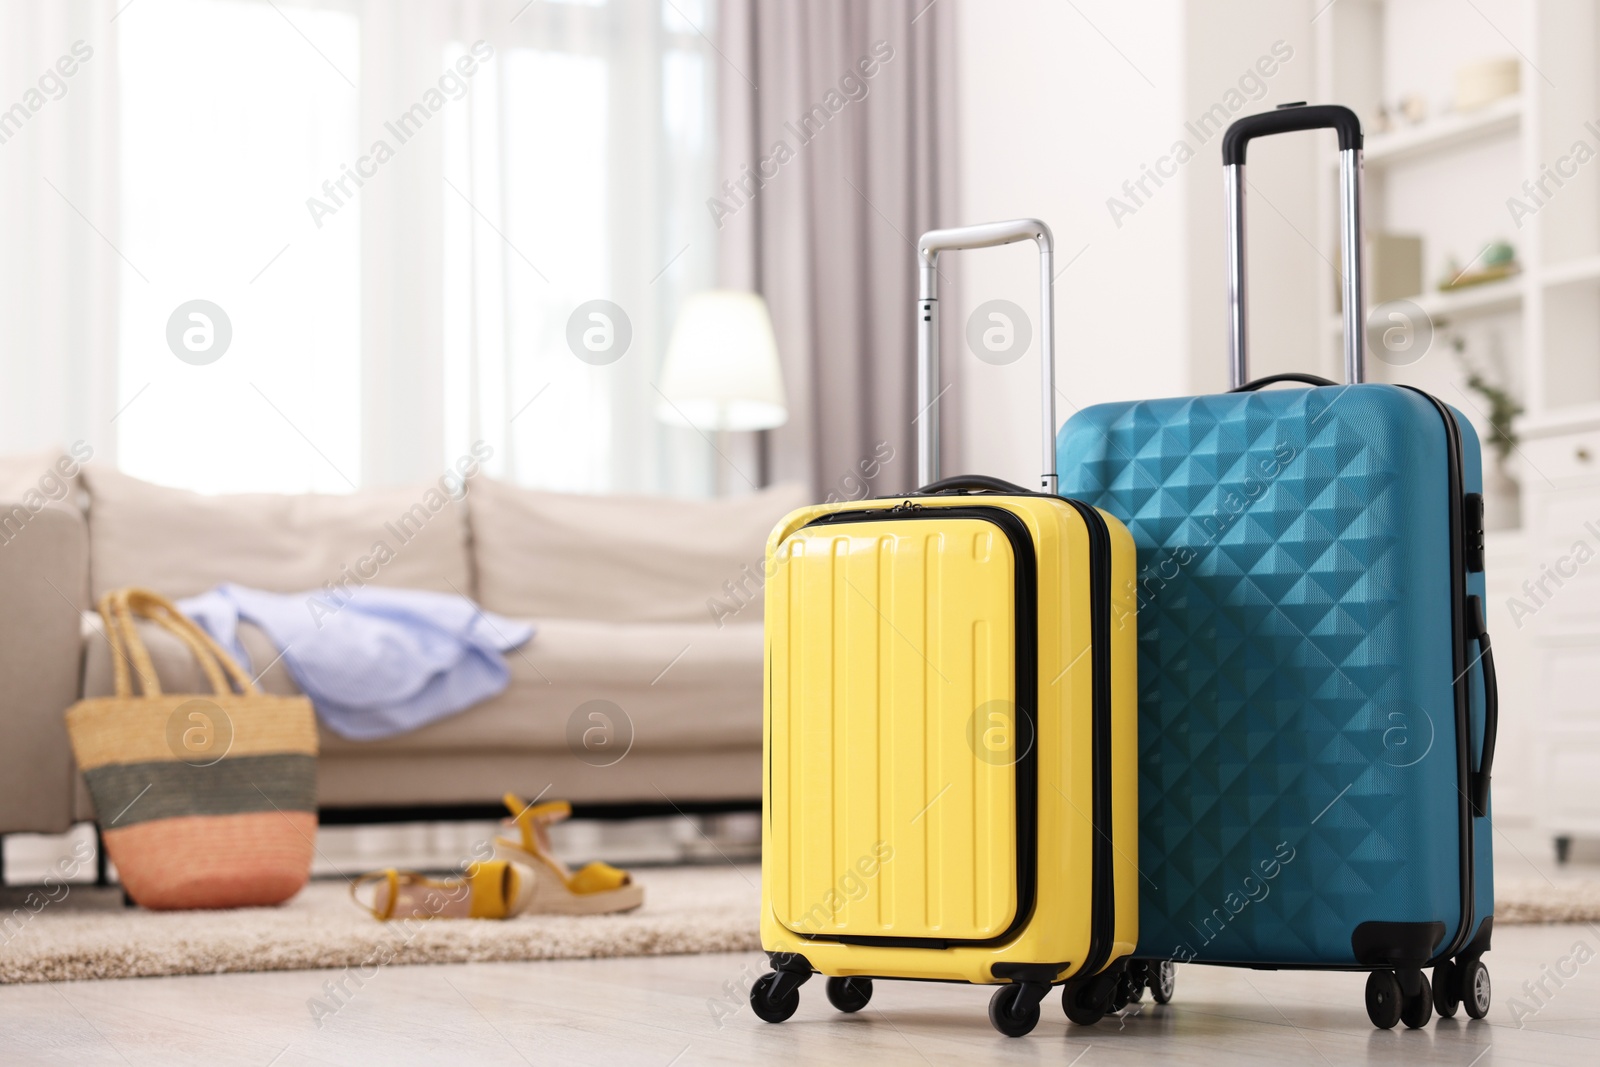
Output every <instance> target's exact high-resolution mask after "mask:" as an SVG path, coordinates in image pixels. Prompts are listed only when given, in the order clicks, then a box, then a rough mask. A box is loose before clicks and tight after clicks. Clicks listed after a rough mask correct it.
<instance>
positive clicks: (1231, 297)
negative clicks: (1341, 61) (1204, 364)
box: [1222, 103, 1367, 389]
mask: <svg viewBox="0 0 1600 1067" xmlns="http://www.w3.org/2000/svg"><path fill="white" fill-rule="evenodd" d="M1320 129H1333V130H1337V131H1338V132H1339V199H1340V203H1341V211H1340V224H1339V249H1340V257H1341V262H1342V265H1343V268H1344V270H1343V292H1344V380H1345V381H1346V382H1348V383H1349V384H1351V385H1355V384H1357V383H1360V382H1364V381H1366V378H1367V327H1366V308H1367V305H1366V284H1365V277H1364V275H1365V270H1366V268H1365V265H1364V263H1363V256H1362V252H1361V244H1362V234H1361V150H1362V138H1361V120H1360V119H1359V118H1357V117H1356V113H1355V112H1354V111H1351V110H1350V109H1349V108H1347V107H1342V106H1340V105H1338V104H1318V105H1314V106H1310V107H1308V106H1306V105H1305V104H1303V103H1298V104H1284V105H1282V106H1280V107H1279V108H1278V109H1276V110H1274V111H1266V112H1262V113H1261V114H1258V115H1246V116H1245V117H1244V118H1242V119H1238V120H1236V121H1235V122H1234V123H1233V125H1231V126H1229V127H1228V130H1227V132H1226V133H1224V134H1223V135H1222V178H1223V189H1224V192H1225V194H1226V197H1227V211H1228V357H1229V365H1228V372H1229V382H1228V386H1229V388H1230V389H1238V388H1239V387H1240V386H1242V385H1244V384H1245V383H1246V382H1248V381H1249V380H1250V374H1249V367H1248V364H1249V343H1248V336H1247V334H1248V331H1249V326H1250V318H1249V310H1248V309H1249V304H1248V302H1247V301H1246V299H1245V245H1246V240H1245V223H1244V191H1245V177H1244V161H1245V150H1246V148H1247V147H1248V146H1249V144H1250V142H1251V140H1253V139H1254V138H1257V137H1269V136H1271V135H1273V134H1278V133H1291V132H1295V131H1298V130H1320Z"/></svg>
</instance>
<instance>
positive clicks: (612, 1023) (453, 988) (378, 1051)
mask: <svg viewBox="0 0 1600 1067" xmlns="http://www.w3.org/2000/svg"><path fill="white" fill-rule="evenodd" d="M1497 837H1498V838H1499V840H1498V841H1497V846H1496V848H1497V855H1496V869H1497V875H1498V876H1500V877H1509V878H1521V877H1535V878H1540V879H1548V880H1551V881H1552V882H1554V881H1560V880H1562V879H1571V878H1585V879H1591V880H1592V879H1596V878H1600V865H1597V864H1596V863H1595V861H1596V860H1600V851H1596V850H1594V849H1591V850H1590V853H1591V854H1588V855H1585V856H1583V857H1581V858H1580V862H1575V863H1574V864H1572V865H1571V866H1568V867H1565V868H1559V869H1558V868H1556V867H1555V865H1554V863H1553V862H1552V861H1551V859H1550V856H1549V846H1548V843H1547V842H1544V841H1542V840H1538V839H1536V838H1533V837H1526V836H1519V835H1517V834H1515V833H1512V834H1510V835H1507V834H1504V833H1500V834H1497ZM3 951H5V949H4V946H3V945H0V952H3ZM1485 959H1486V962H1487V963H1488V964H1489V968H1490V972H1491V975H1492V977H1493V981H1494V1003H1493V1007H1492V1008H1491V1010H1490V1013H1489V1017H1488V1018H1487V1019H1485V1020H1483V1021H1480V1022H1472V1021H1469V1020H1467V1019H1466V1017H1465V1015H1464V1013H1463V1014H1461V1015H1458V1016H1457V1018H1456V1019H1453V1020H1449V1021H1446V1022H1442V1023H1441V1022H1438V1021H1435V1022H1434V1023H1432V1024H1430V1025H1429V1026H1428V1028H1427V1029H1425V1030H1420V1031H1407V1030H1405V1029H1404V1028H1399V1029H1396V1030H1392V1031H1378V1030H1374V1029H1373V1027H1372V1025H1371V1024H1370V1023H1369V1022H1368V1021H1367V1016H1366V1011H1365V1009H1364V1007H1363V998H1362V990H1363V984H1364V982H1365V976H1364V975H1359V974H1316V973H1306V972H1294V971H1275V972H1274V971H1245V970H1236V969H1231V968H1215V967H1212V968H1207V967H1194V966H1191V967H1180V968H1179V971H1178V988H1177V996H1176V998H1175V1000H1174V1002H1173V1003H1172V1004H1171V1005H1169V1006H1166V1007H1156V1006H1154V1005H1152V1004H1151V1003H1150V1002H1149V1001H1148V1000H1146V1001H1145V1003H1144V1004H1143V1005H1142V1010H1140V1011H1138V1012H1137V1013H1134V1012H1131V1011H1130V1012H1129V1013H1127V1014H1126V1015H1125V1016H1124V1017H1122V1018H1115V1017H1113V1018H1109V1019H1106V1020H1104V1021H1102V1022H1101V1023H1100V1024H1099V1025H1098V1026H1095V1027H1093V1028H1087V1029H1085V1028H1080V1027H1075V1026H1073V1025H1072V1024H1070V1023H1068V1022H1067V1020H1066V1018H1065V1016H1064V1015H1063V1014H1062V1012H1061V1001H1060V997H1059V995H1053V996H1052V997H1051V998H1050V999H1049V1000H1047V1001H1046V1002H1045V1004H1044V1006H1043V1007H1044V1012H1043V1018H1042V1021H1041V1022H1040V1024H1039V1026H1038V1028H1037V1029H1036V1030H1034V1032H1033V1033H1032V1034H1031V1035H1029V1036H1028V1037H1025V1038H1021V1039H1009V1038H1004V1037H1001V1036H999V1035H998V1034H996V1033H995V1032H994V1030H993V1029H992V1028H991V1027H990V1025H989V1021H988V1017H987V1012H986V1008H987V1004H988V996H989V991H987V990H984V989H980V988H973V987H969V986H953V985H942V984H932V983H912V982H879V983H878V984H877V989H876V991H875V993H874V996H873V999H872V1003H871V1004H870V1005H869V1006H868V1008H867V1009H866V1010H865V1011H863V1012H862V1013H860V1014H859V1015H854V1016H845V1015H840V1014H839V1013H837V1012H835V1011H834V1010H833V1009H832V1008H831V1007H830V1006H829V1005H828V1003H827V1000H826V998H825V997H824V995H823V989H822V981H821V980H820V979H813V980H812V981H811V982H810V983H809V984H807V985H806V986H805V987H804V988H803V989H802V990H801V1005H800V1010H799V1012H798V1013H797V1014H796V1015H795V1016H794V1018H792V1019H790V1020H789V1021H788V1022H786V1023H783V1024H781V1025H777V1026H773V1025H770V1024H767V1023H763V1022H761V1021H759V1020H757V1019H756V1018H755V1016H754V1015H752V1014H751V1012H750V1010H749V1007H748V1006H747V1004H746V1001H745V993H746V990H747V989H748V987H749V984H750V982H751V981H752V980H753V979H754V978H755V977H756V976H757V975H759V974H761V973H763V972H764V971H765V970H766V967H765V959H764V957H762V956H761V955H760V954H759V953H750V954H747V955H737V956H668V957H655V958H649V959H622V960H585V961H569V962H549V963H495V964H487V963H486V964H463V965H452V966H438V967H386V968H383V969H380V970H378V971H377V972H376V973H373V974H371V975H369V976H367V977H366V979H365V980H364V981H362V982H358V981H357V980H355V979H352V978H350V977H348V976H346V975H344V974H342V973H334V972H316V971H290V972H277V973H262V974H230V975H211V976H203V977H185V978H141V979H130V980H125V981H107V982H82V983H57V984H53V985H22V986H9V987H0V1064H6V1065H9V1064H13V1063H16V1064H72V1065H74V1067H81V1065H89V1064H102V1063H104V1064H124V1065H144V1064H163V1065H165V1064H191V1063H192V1064H207V1065H210V1064H241V1065H247V1067H267V1065H269V1064H270V1065H277V1067H290V1065H295V1064H319V1063H322V1064H351V1063H355V1064H365V1063H376V1064H385V1065H388V1064H411V1063H419V1064H421V1063H426V1064H473V1065H478V1064H486V1065H487V1064H513V1065H514V1064H540V1065H543V1064H547V1063H555V1064H569V1063H572V1064H583V1065H585V1067H617V1065H625V1064H628V1065H631V1064H643V1065H651V1067H668V1065H671V1067H688V1065H690V1064H748V1063H764V1064H790V1063H798V1064H811V1063H815V1064H834V1065H838V1064H845V1065H848V1064H871V1065H872V1067H880V1065H882V1067H887V1065H889V1064H903V1063H904V1064H924V1063H926V1064H945V1063H949V1064H958V1063H959V1064H970V1063H986V1062H1005V1063H1008V1064H1010V1063H1016V1064H1031V1063H1041V1064H1056V1065H1061V1067H1068V1065H1071V1064H1074V1063H1077V1064H1080V1065H1082V1067H1096V1065H1097V1064H1116V1063H1122V1064H1145V1063H1152V1064H1161V1065H1163V1067H1184V1065H1189V1064H1216V1063H1225V1064H1228V1065H1230V1067H1233V1065H1242V1064H1257V1063H1259V1064H1273V1065H1280V1064H1285V1063H1289V1064H1295V1065H1297V1067H1321V1065H1323V1064H1328V1065H1336V1064H1347V1063H1402V1064H1406V1065H1408V1067H1411V1065H1424V1064H1453V1065H1459V1067H1468V1065H1472V1064H1480V1065H1482V1067H1489V1065H1492V1064H1507V1063H1528V1064H1558V1065H1563V1067H1577V1065H1582V1064H1594V1063H1600V925H1596V926H1538V927H1532V926H1521V927H1518V926H1507V927H1503V928H1501V929H1499V930H1496V931H1495V936H1494V950H1493V951H1492V952H1491V953H1489V955H1488V956H1487V957H1485ZM334 982H343V983H344V987H343V990H338V989H333V988H332V986H331V983H334ZM1541 985H1542V987H1543V988H1542V989H1540V988H1539V987H1540V986H1541Z"/></svg>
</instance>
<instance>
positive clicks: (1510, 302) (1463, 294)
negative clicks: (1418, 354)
mask: <svg viewBox="0 0 1600 1067" xmlns="http://www.w3.org/2000/svg"><path fill="white" fill-rule="evenodd" d="M1597 266H1600V265H1597ZM1526 285H1527V277H1526V276H1525V275H1521V274H1519V275H1517V276H1515V277H1512V278H1507V279H1505V280H1504V281H1499V282H1485V283H1483V284H1482V285H1473V286H1469V287H1467V288H1465V289H1455V290H1452V291H1450V292H1447V293H1440V292H1432V293H1422V294H1420V295H1418V296H1412V297H1407V298H1406V299H1408V300H1410V301H1411V302H1412V303H1413V304H1416V305H1417V306H1418V307H1420V308H1421V309H1422V310H1423V311H1424V312H1426V313H1427V315H1428V317H1429V318H1430V319H1432V320H1433V321H1434V322H1435V324H1437V323H1438V322H1439V321H1440V320H1441V319H1470V318H1478V317H1481V316H1484V315H1499V314H1502V313H1504V312H1507V311H1520V310H1521V309H1522V294H1523V291H1524V288H1525V287H1526ZM1343 329H1344V321H1343V319H1341V318H1340V317H1338V316H1335V317H1334V318H1332V319H1330V320H1329V322H1328V332H1330V333H1333V334H1338V333H1340V332H1342V331H1343Z"/></svg>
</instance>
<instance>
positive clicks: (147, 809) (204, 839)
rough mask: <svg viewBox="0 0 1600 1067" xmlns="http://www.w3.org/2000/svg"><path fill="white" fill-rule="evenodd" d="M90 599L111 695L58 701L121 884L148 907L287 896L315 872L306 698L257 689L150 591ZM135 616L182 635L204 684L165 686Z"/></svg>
mask: <svg viewBox="0 0 1600 1067" xmlns="http://www.w3.org/2000/svg"><path fill="white" fill-rule="evenodd" d="M98 607H99V609H100V618H101V619H102V620H103V621H104V623H105V628H106V639H107V640H108V641H110V643H111V652H112V658H111V663H112V670H113V677H114V679H115V689H116V695H115V696H109V697H95V698H93V699H90V700H80V701H78V703H76V704H74V705H73V706H72V707H71V708H69V709H67V733H68V734H69V735H70V736H71V739H72V752H73V755H74V756H76V757H77V761H78V767H79V768H80V769H81V770H82V771H83V776H84V779H85V781H86V782H87V784H88V786H89V793H90V795H91V796H92V797H93V798H94V807H95V815H96V818H97V820H98V821H99V823H100V827H101V830H102V832H103V834H104V838H105V843H106V850H107V851H108V852H109V853H110V856H111V860H112V862H114V863H115V864H116V865H117V873H118V875H119V876H120V877H121V879H122V885H123V888H124V889H125V890H127V892H128V895H129V896H130V897H132V898H133V900H134V901H135V902H137V903H139V904H142V905H144V906H145V907H147V908H233V907H250V906H258V905H267V904H279V903H282V902H283V901H285V900H287V899H289V898H290V897H292V896H294V894H295V893H297V892H299V890H300V888H301V887H302V886H304V885H305V884H306V879H307V878H308V877H309V876H310V872H311V853H312V839H313V838H314V836H315V835H316V830H317V815H316V811H317V803H316V755H317V730H316V719H315V717H314V715H313V714H312V710H311V702H310V701H309V700H307V699H306V698H304V697H281V696H271V695H268V694H265V693H263V692H261V690H260V689H258V688H257V687H256V685H255V683H254V682H252V681H251V680H250V677H249V675H247V674H245V672H244V671H243V670H242V669H241V668H240V667H239V665H238V664H237V663H236V662H234V659H233V657H232V656H230V655H228V653H227V652H225V651H223V649H222V648H221V647H220V646H218V645H217V643H216V642H215V641H213V640H212V639H211V637H210V635H208V634H207V633H206V632H205V631H204V630H201V629H200V628H199V627H198V626H196V625H195V624H194V623H193V622H191V621H189V620H188V619H187V618H185V617H184V616H183V615H182V614H181V613H180V612H179V611H178V609H177V608H175V607H173V606H172V604H171V603H169V602H168V601H166V600H165V599H163V598H162V597H160V596H158V595H157V594H155V593H152V592H150V591H148V590H144V589H118V590H115V591H113V592H110V593H107V594H106V595H105V596H104V597H102V598H101V600H100V603H99V605H98ZM135 618H146V619H150V620H151V621H153V622H154V623H156V624H157V625H158V626H160V627H162V628H163V629H165V630H167V631H168V632H169V633H171V634H173V635H174V636H175V637H177V638H178V639H179V640H181V641H182V642H183V643H184V644H185V645H186V646H187V647H188V649H189V651H190V652H191V653H192V654H193V655H194V657H195V659H196V660H197V661H198V662H199V664H200V668H201V670H202V671H204V673H205V676H206V678H207V679H208V680H209V681H210V683H211V687H212V692H211V693H206V694H197V693H163V692H162V691H161V684H160V682H159V681H158V680H157V679H156V671H155V666H154V664H152V662H151V660H150V653H149V652H148V651H147V650H146V649H145V646H144V642H143V641H141V640H140V638H139V634H138V632H137V630H136V629H135V627H134V619H135ZM130 664H131V667H132V673H136V674H137V675H138V676H139V688H140V694H139V695H138V696H135V695H134V693H133V683H132V678H131V677H130V670H129V668H130ZM230 679H231V680H232V683H233V684H232V685H231V686H230V685H229V680H230ZM235 687H236V688H237V689H238V692H234V688H235Z"/></svg>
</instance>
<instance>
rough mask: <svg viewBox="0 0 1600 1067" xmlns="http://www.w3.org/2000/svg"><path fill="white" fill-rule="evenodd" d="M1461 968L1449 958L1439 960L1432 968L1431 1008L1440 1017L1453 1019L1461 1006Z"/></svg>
mask: <svg viewBox="0 0 1600 1067" xmlns="http://www.w3.org/2000/svg"><path fill="white" fill-rule="evenodd" d="M1460 974H1461V969H1460V968H1459V967H1457V966H1456V965H1455V964H1454V963H1452V962H1450V961H1449V960H1440V961H1439V965H1438V966H1436V967H1435V968H1434V969H1433V1010H1434V1011H1436V1012H1438V1013H1439V1018H1441V1019H1454V1018H1455V1017H1456V1012H1457V1011H1458V1010H1459V1009H1460V1007H1461V987H1460V985H1459V984H1458V983H1459V982H1460Z"/></svg>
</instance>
